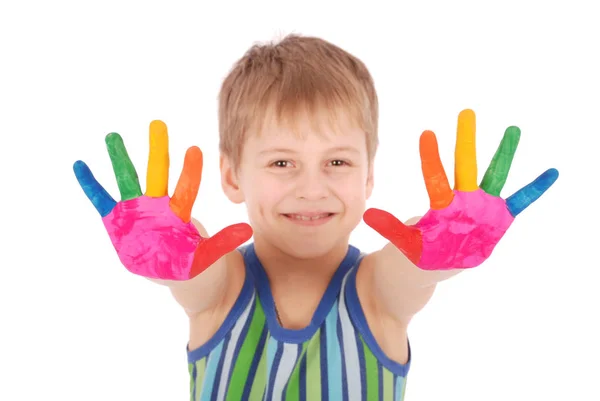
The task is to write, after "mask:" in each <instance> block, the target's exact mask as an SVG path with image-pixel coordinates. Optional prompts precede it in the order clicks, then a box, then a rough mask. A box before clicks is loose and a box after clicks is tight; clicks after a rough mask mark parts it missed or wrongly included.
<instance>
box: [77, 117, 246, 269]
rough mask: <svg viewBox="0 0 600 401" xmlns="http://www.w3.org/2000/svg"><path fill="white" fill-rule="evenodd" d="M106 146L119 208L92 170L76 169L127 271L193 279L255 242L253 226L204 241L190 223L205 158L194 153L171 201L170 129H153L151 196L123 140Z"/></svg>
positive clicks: (109, 140) (111, 138) (157, 124)
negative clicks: (225, 256)
mask: <svg viewBox="0 0 600 401" xmlns="http://www.w3.org/2000/svg"><path fill="white" fill-rule="evenodd" d="M106 145H107V148H108V154H109V156H110V159H111V162H112V165H113V170H114V173H115V176H116V179H117V184H118V186H119V191H120V193H121V201H120V202H116V201H115V200H114V199H113V198H112V197H111V196H110V195H109V194H108V192H107V191H106V190H105V189H104V188H103V187H102V186H101V185H100V184H99V183H98V181H96V179H95V178H94V176H93V175H92V172H91V171H90V169H89V168H88V166H87V165H86V164H85V163H84V162H82V161H77V162H75V164H74V165H73V170H74V171H75V176H76V177H77V180H78V181H79V184H80V185H81V188H82V189H83V191H84V192H85V194H86V195H87V197H88V198H89V200H90V201H91V202H92V204H93V205H94V207H95V208H96V210H97V211H98V213H100V216H101V217H102V221H103V223H104V227H105V228H106V231H107V232H108V235H109V236H110V239H111V241H112V243H113V245H114V247H115V249H116V251H117V254H118V255H119V259H120V260H121V262H122V263H123V265H124V266H125V267H126V268H127V270H129V271H130V272H132V273H134V274H138V275H141V276H144V277H148V278H156V279H164V280H188V279H191V278H194V277H195V276H197V275H198V274H200V273H201V272H203V271H204V270H205V269H206V268H208V267H209V266H210V265H212V264H213V263H214V262H216V261H217V260H218V259H219V258H221V257H222V256H223V255H225V254H226V253H228V252H231V251H233V250H234V249H235V248H236V247H238V246H239V245H241V244H243V243H244V242H246V241H247V240H248V239H249V238H250V237H251V236H252V229H251V228H250V226H249V225H248V224H245V223H240V224H234V225H232V226H229V227H226V228H225V229H223V230H222V231H220V232H219V233H217V234H215V235H214V236H212V237H210V238H203V237H202V236H201V235H200V233H199V232H198V230H197V229H196V227H195V226H194V224H193V223H192V222H191V211H192V206H193V205H194V202H195V200H196V196H197V194H198V189H199V187H200V180H201V176H202V152H201V151H200V149H199V148H198V147H195V146H193V147H190V148H189V149H188V150H187V152H186V154H185V159H184V165H183V171H182V173H181V176H180V178H179V181H178V182H177V186H176V188H175V192H174V193H173V197H171V198H170V197H169V196H168V194H167V192H168V179H169V150H168V134H167V127H166V125H165V124H164V123H163V122H161V121H153V122H152V123H151V124H150V152H149V156H148V173H147V177H146V193H145V194H144V195H142V190H141V188H140V183H139V181H138V176H137V173H136V171H135V167H134V166H133V164H132V162H131V160H130V159H129V155H128V154H127V150H126V149H125V145H124V143H123V139H122V138H121V136H120V135H119V134H116V133H111V134H108V135H107V136H106Z"/></svg>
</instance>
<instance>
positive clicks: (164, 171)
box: [146, 120, 169, 198]
mask: <svg viewBox="0 0 600 401" xmlns="http://www.w3.org/2000/svg"><path fill="white" fill-rule="evenodd" d="M147 171H148V172H147V174H146V195H148V196H151V197H153V198H160V197H162V196H167V194H168V191H169V136H168V131H167V126H166V124H165V123H164V122H162V121H158V120H155V121H152V122H151V123H150V151H149V153H148V170H147Z"/></svg>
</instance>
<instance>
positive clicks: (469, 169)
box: [454, 109, 479, 191]
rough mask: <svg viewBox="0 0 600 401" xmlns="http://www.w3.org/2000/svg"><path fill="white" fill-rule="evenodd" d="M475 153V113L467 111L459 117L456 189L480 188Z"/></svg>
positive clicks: (455, 165) (455, 155) (462, 112)
mask: <svg viewBox="0 0 600 401" xmlns="http://www.w3.org/2000/svg"><path fill="white" fill-rule="evenodd" d="M475 153H476V147H475V113H474V112H473V110H469V109H466V110H463V111H461V112H460V114H459V115H458V126H457V131H456V149H455V152H454V160H455V162H454V189H456V190H458V191H475V190H477V189H478V188H479V186H478V184H477V157H476V154H475Z"/></svg>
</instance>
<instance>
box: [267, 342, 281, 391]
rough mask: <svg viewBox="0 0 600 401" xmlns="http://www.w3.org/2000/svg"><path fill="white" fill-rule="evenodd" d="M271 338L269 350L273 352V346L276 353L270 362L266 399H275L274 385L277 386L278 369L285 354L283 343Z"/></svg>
mask: <svg viewBox="0 0 600 401" xmlns="http://www.w3.org/2000/svg"><path fill="white" fill-rule="evenodd" d="M271 340H272V341H273V342H274V343H275V344H276V345H275V346H272V342H271ZM271 340H269V349H268V351H271V353H272V352H273V348H275V349H276V351H275V355H273V359H272V360H271V363H270V364H269V369H268V372H269V375H268V380H269V381H268V383H267V397H266V398H265V401H272V400H273V387H274V386H275V378H276V377H277V371H278V370H279V364H280V363H281V356H282V355H283V343H280V342H277V341H275V340H273V339H272V338H271Z"/></svg>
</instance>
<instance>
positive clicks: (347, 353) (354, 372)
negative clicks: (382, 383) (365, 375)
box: [339, 268, 361, 401]
mask: <svg viewBox="0 0 600 401" xmlns="http://www.w3.org/2000/svg"><path fill="white" fill-rule="evenodd" d="M353 269H354V268H353ZM353 269H350V271H349V272H348V273H346V276H345V277H344V281H343V282H342V289H341V291H340V307H339V314H340V322H341V326H342V338H343V339H344V359H345V362H346V366H345V369H346V383H347V384H348V401H355V400H357V401H360V400H361V383H360V364H359V360H358V349H357V348H356V337H355V335H354V326H353V325H352V322H351V321H350V316H349V315H348V309H347V307H346V297H345V289H346V281H347V280H348V276H349V275H350V273H351V272H352V270H353Z"/></svg>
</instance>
